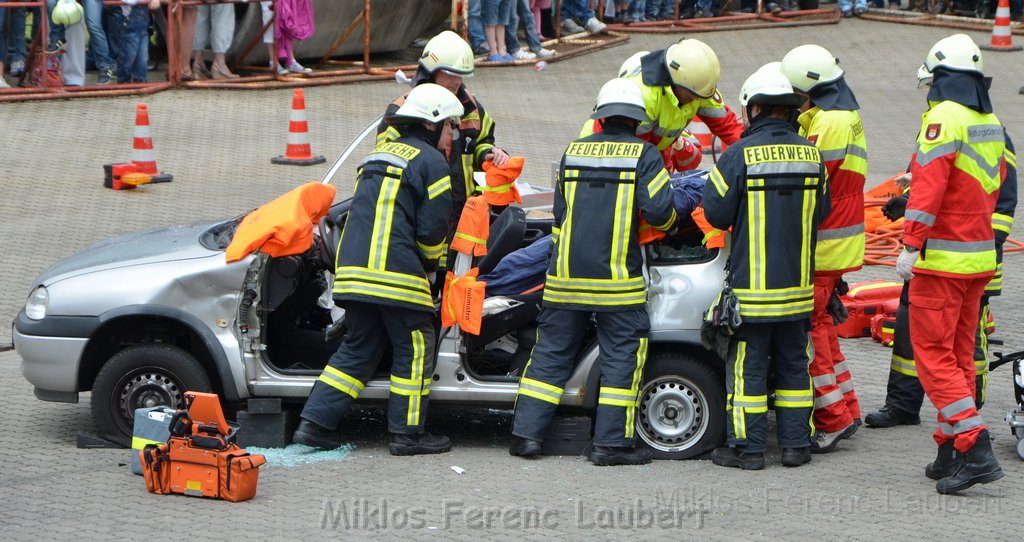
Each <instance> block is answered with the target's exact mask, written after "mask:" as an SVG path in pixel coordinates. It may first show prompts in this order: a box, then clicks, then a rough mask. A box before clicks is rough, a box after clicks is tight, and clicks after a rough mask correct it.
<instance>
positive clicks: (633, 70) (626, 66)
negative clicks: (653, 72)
mask: <svg viewBox="0 0 1024 542" xmlns="http://www.w3.org/2000/svg"><path fill="white" fill-rule="evenodd" d="M646 54H650V51H637V52H636V53H633V56H631V57H629V58H627V59H626V60H625V61H624V62H623V63H622V65H621V66H619V77H626V76H629V75H636V74H638V73H640V58H642V57H643V56H644V55H646Z"/></svg>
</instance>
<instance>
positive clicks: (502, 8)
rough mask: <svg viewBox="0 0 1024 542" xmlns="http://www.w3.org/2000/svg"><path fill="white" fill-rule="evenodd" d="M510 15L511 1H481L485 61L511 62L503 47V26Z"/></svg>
mask: <svg viewBox="0 0 1024 542" xmlns="http://www.w3.org/2000/svg"><path fill="white" fill-rule="evenodd" d="M511 13H512V0H483V16H484V35H485V36H487V49H488V55H487V60H488V61H491V62H511V61H512V60H515V59H514V58H512V55H510V54H508V49H507V47H506V45H505V26H506V25H508V24H509V16H510V15H511Z"/></svg>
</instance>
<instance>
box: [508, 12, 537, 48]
mask: <svg viewBox="0 0 1024 542" xmlns="http://www.w3.org/2000/svg"><path fill="white" fill-rule="evenodd" d="M515 2H516V6H515V8H516V9H514V10H512V16H511V19H512V22H510V23H509V24H508V25H507V26H506V27H505V48H506V49H507V50H508V52H510V53H512V52H515V51H518V50H519V48H520V47H521V45H519V36H518V35H517V32H516V31H517V30H518V29H519V21H520V19H521V20H522V21H523V32H524V33H525V34H526V44H527V45H529V46H530V50H531V51H540V50H541V44H540V38H538V37H537V25H536V21H535V20H534V18H533V10H531V9H530V0H515Z"/></svg>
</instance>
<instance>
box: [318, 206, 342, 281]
mask: <svg viewBox="0 0 1024 542" xmlns="http://www.w3.org/2000/svg"><path fill="white" fill-rule="evenodd" d="M317 231H318V232H319V233H320V237H319V238H318V239H317V246H318V248H319V252H320V259H321V261H323V263H324V265H326V266H327V269H330V270H331V272H333V271H334V262H335V261H336V260H337V256H338V226H337V224H335V223H334V220H333V219H332V218H331V215H330V214H329V213H328V214H326V215H324V217H323V218H321V219H320V223H319V224H317Z"/></svg>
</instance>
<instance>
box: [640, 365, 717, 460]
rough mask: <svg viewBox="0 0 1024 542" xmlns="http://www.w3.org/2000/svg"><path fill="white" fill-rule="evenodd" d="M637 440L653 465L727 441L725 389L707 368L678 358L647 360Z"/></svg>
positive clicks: (713, 372)
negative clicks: (658, 461)
mask: <svg viewBox="0 0 1024 542" xmlns="http://www.w3.org/2000/svg"><path fill="white" fill-rule="evenodd" d="M636 434H637V437H639V440H640V442H642V443H644V444H645V445H647V447H648V448H650V449H651V451H652V452H654V457H655V458H657V459H689V458H691V457H695V456H698V455H701V454H703V453H706V452H709V451H711V450H713V449H714V448H715V447H716V446H719V445H720V444H721V442H722V441H723V439H724V438H725V386H724V384H723V382H722V377H721V376H720V375H719V374H718V373H717V372H716V371H715V370H714V369H712V368H711V367H710V366H708V365H707V364H706V363H704V362H702V361H700V360H699V359H697V358H696V357H694V356H691V355H689V354H685V353H682V352H658V353H655V354H652V355H651V356H650V358H649V359H648V360H647V365H646V367H645V369H644V383H643V384H642V385H641V386H640V395H639V408H638V409H637V417H636Z"/></svg>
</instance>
